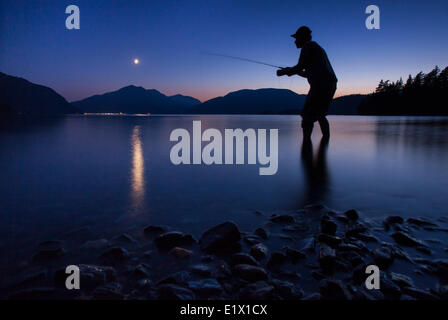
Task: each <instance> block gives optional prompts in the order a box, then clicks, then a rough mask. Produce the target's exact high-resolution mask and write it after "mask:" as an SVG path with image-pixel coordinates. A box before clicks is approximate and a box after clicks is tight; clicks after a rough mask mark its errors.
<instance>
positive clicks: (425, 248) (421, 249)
mask: <svg viewBox="0 0 448 320" xmlns="http://www.w3.org/2000/svg"><path fill="white" fill-rule="evenodd" d="M415 250H417V251H420V252H421V253H424V254H426V255H428V256H430V255H432V251H431V250H430V249H428V248H427V247H416V248H415Z"/></svg>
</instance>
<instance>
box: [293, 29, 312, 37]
mask: <svg viewBox="0 0 448 320" xmlns="http://www.w3.org/2000/svg"><path fill="white" fill-rule="evenodd" d="M310 35H311V29H310V28H308V27H307V26H301V27H300V28H299V29H297V31H296V33H294V34H292V35H291V37H293V38H297V37H302V36H310Z"/></svg>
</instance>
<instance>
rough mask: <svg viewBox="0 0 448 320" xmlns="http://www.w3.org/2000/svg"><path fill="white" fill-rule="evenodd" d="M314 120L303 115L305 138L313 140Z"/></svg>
mask: <svg viewBox="0 0 448 320" xmlns="http://www.w3.org/2000/svg"><path fill="white" fill-rule="evenodd" d="M313 127H314V122H313V121H312V120H310V119H307V117H302V129H303V140H311V133H313Z"/></svg>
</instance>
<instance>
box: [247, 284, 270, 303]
mask: <svg viewBox="0 0 448 320" xmlns="http://www.w3.org/2000/svg"><path fill="white" fill-rule="evenodd" d="M273 295H274V287H273V286H271V285H269V284H267V283H266V282H265V281H257V282H254V283H250V284H248V285H246V286H244V287H243V288H242V289H241V290H240V292H239V299H241V300H270V299H272V298H273Z"/></svg>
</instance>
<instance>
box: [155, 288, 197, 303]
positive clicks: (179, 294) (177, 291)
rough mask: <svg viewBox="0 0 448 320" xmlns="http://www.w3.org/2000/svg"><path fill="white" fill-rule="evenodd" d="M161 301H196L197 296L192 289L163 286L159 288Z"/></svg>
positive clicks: (158, 294) (158, 295)
mask: <svg viewBox="0 0 448 320" xmlns="http://www.w3.org/2000/svg"><path fill="white" fill-rule="evenodd" d="M157 298H158V299H159V300H194V299H196V296H195V294H194V292H193V291H191V290H190V289H187V288H184V287H181V286H178V285H175V284H162V285H160V286H158V288H157Z"/></svg>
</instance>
